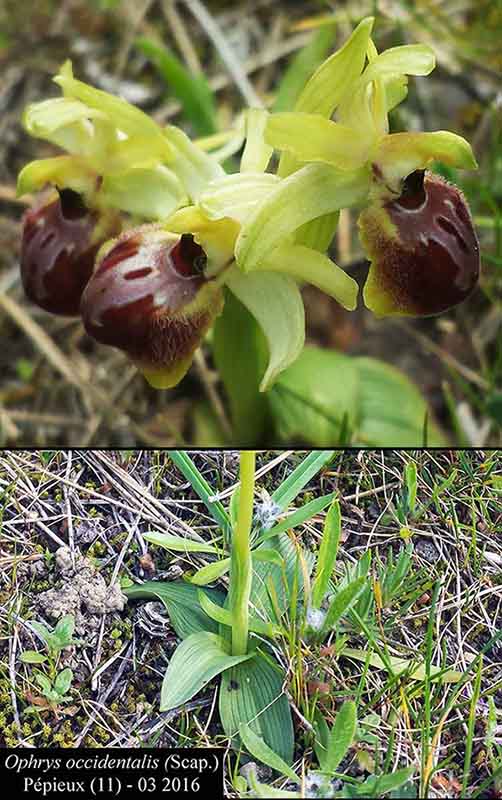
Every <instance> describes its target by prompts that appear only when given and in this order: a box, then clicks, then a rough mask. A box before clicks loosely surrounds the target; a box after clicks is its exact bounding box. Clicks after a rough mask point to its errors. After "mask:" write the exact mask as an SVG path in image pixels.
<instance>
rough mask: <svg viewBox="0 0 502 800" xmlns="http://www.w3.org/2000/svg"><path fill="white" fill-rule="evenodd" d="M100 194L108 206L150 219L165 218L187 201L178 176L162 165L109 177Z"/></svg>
mask: <svg viewBox="0 0 502 800" xmlns="http://www.w3.org/2000/svg"><path fill="white" fill-rule="evenodd" d="M100 196H101V200H102V202H104V203H105V204H106V205H107V206H112V208H118V209H120V210H121V211H126V212H128V213H129V214H136V215H138V216H140V217H145V219H147V220H151V219H158V220H162V219H165V218H166V217H168V216H169V215H170V214H172V213H173V212H174V211H175V210H176V209H177V208H178V207H179V206H180V205H181V204H182V203H183V202H186V200H187V197H186V194H185V192H184V190H183V187H182V185H181V183H180V181H179V180H178V178H177V177H176V175H175V174H174V173H173V172H171V170H169V169H167V167H163V166H162V165H159V166H157V167H154V168H153V169H142V168H137V169H131V170H128V171H127V172H124V173H122V174H118V175H113V176H106V177H105V178H104V180H103V184H102V188H101V190H100Z"/></svg>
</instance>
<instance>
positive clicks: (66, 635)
mask: <svg viewBox="0 0 502 800" xmlns="http://www.w3.org/2000/svg"><path fill="white" fill-rule="evenodd" d="M74 631H75V617H74V616H73V614H65V616H64V617H61V619H60V620H59V621H58V624H57V625H56V627H55V629H54V635H55V636H56V637H57V638H58V639H59V641H60V642H61V643H62V644H63V645H64V646H65V647H66V646H67V645H68V644H70V642H71V640H72V636H73V633H74Z"/></svg>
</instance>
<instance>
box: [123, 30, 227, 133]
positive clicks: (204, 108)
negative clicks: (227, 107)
mask: <svg viewBox="0 0 502 800" xmlns="http://www.w3.org/2000/svg"><path fill="white" fill-rule="evenodd" d="M136 46H137V47H138V48H139V50H141V52H142V53H143V54H144V55H145V56H146V57H147V58H149V59H150V61H151V62H152V63H153V64H154V66H155V67H156V69H157V71H158V72H159V73H160V75H161V76H162V78H163V80H164V82H165V84H166V86H167V88H168V89H169V91H170V93H172V94H173V95H174V96H175V97H176V98H177V99H178V100H179V101H180V103H181V105H182V107H183V111H184V113H185V116H186V117H187V119H189V120H190V122H191V123H192V124H193V126H194V128H195V131H196V133H197V134H198V135H199V136H210V135H211V134H213V133H216V132H217V130H218V124H217V118H216V105H215V102H214V96H213V93H212V91H211V88H210V86H209V84H208V82H207V80H206V79H205V77H204V76H203V75H192V74H191V73H190V72H189V71H188V70H187V69H186V67H185V66H184V65H183V64H182V62H181V61H180V60H179V59H178V58H176V56H175V55H174V54H173V53H171V52H170V51H169V50H168V49H167V47H162V46H160V45H158V44H156V43H155V42H153V41H152V40H151V39H147V38H144V37H142V38H140V39H137V40H136Z"/></svg>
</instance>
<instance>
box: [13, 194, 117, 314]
mask: <svg viewBox="0 0 502 800" xmlns="http://www.w3.org/2000/svg"><path fill="white" fill-rule="evenodd" d="M96 224H97V214H96V213H94V212H92V211H90V210H89V209H88V208H86V206H85V205H84V203H83V201H82V199H81V197H80V195H78V194H77V193H76V192H73V191H71V190H70V189H64V190H63V191H61V192H60V193H59V195H55V194H54V193H53V192H51V193H50V195H47V194H45V195H42V196H41V197H40V198H39V202H38V203H37V204H36V205H35V206H34V207H33V208H31V209H29V210H28V211H27V212H26V213H25V215H24V218H23V230H22V244H21V278H22V281H23V286H24V290H25V292H26V294H27V296H28V297H29V299H30V300H32V301H33V302H34V303H36V304H37V305H39V306H40V307H41V308H44V309H45V310H46V311H50V312H52V313H53V314H64V315H68V316H73V315H77V314H78V313H79V307H80V299H81V297H82V292H83V291H84V288H85V286H86V284H87V281H88V280H89V278H90V276H91V274H92V270H93V268H94V260H95V257H96V253H97V251H98V249H99V247H100V246H101V244H102V243H103V241H105V239H106V238H108V237H109V236H111V235H112V234H113V233H117V227H116V226H114V229H113V230H111V229H110V228H108V230H107V232H106V236H103V237H100V238H99V240H98V241H96V236H95V235H94V234H95V229H96Z"/></svg>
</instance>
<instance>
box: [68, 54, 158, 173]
mask: <svg viewBox="0 0 502 800" xmlns="http://www.w3.org/2000/svg"><path fill="white" fill-rule="evenodd" d="M54 83H57V84H58V86H60V87H61V88H62V90H63V92H64V94H65V97H72V98H76V99H77V100H80V101H81V102H82V103H84V104H85V105H86V106H89V107H90V108H91V109H97V110H98V111H101V112H103V113H104V114H105V115H106V116H107V117H108V119H109V120H110V121H111V122H113V124H114V125H115V126H116V127H117V128H118V129H119V130H121V131H123V132H124V133H126V134H127V135H128V136H140V137H147V138H148V139H149V140H150V144H151V146H152V147H153V146H155V147H156V148H159V149H160V151H161V152H162V153H163V154H164V156H165V158H166V159H167V158H169V156H170V151H169V145H166V143H165V139H164V137H163V133H162V129H161V128H160V126H159V125H157V123H156V122H154V121H153V120H152V119H150V117H149V116H148V115H147V114H145V113H144V112H143V111H141V110H140V109H139V108H136V107H135V106H133V105H131V104H130V103H128V102H126V101H125V100H122V98H120V97H115V95H112V94H109V93H108V92H104V91H102V90H101V89H95V88H94V87H93V86H89V84H87V83H84V82H83V81H79V80H76V79H75V78H74V77H73V74H72V71H71V65H70V63H69V62H66V64H65V65H64V67H63V68H62V69H61V71H60V73H59V75H56V77H55V78H54Z"/></svg>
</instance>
